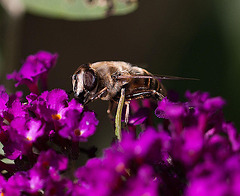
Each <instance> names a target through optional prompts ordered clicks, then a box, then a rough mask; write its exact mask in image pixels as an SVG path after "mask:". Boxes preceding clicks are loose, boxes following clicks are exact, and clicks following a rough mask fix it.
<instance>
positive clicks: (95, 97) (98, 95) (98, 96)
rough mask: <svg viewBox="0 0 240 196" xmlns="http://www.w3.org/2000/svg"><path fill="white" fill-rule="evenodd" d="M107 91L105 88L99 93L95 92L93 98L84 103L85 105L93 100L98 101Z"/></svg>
mask: <svg viewBox="0 0 240 196" xmlns="http://www.w3.org/2000/svg"><path fill="white" fill-rule="evenodd" d="M106 91H107V87H105V88H103V89H102V90H100V91H99V92H97V93H96V94H95V95H94V96H93V97H91V98H90V99H89V100H88V101H86V102H85V105H86V104H87V103H89V102H91V101H94V100H95V99H99V98H100V97H101V96H102V95H103V94H104V93H105V92H106Z"/></svg>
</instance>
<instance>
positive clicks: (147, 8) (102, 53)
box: [0, 0, 240, 147]
mask: <svg viewBox="0 0 240 196" xmlns="http://www.w3.org/2000/svg"><path fill="white" fill-rule="evenodd" d="M1 1H3V0H1ZM30 1H31V0H30ZM32 1H33V0H32ZM41 1H42V0H41ZM64 1H66V2H74V1H76V0H68V1H67V0H64ZM92 1H93V0H92ZM122 1H123V0H122ZM130 4H131V3H130ZM56 7H57V6H56ZM128 9H129V10H127V11H126V12H124V11H123V12H122V11H120V13H119V14H120V15H119V16H110V15H111V14H113V12H111V10H110V11H109V10H107V8H106V7H105V8H104V9H103V13H102V14H101V13H100V15H98V16H94V17H87V16H77V17H76V18H71V17H70V18H69V16H68V17H66V19H63V18H64V14H62V12H61V13H60V12H59V13H60V14H59V15H58V16H57V18H54V17H55V16H54V17H53V16H52V15H51V17H50V18H49V17H46V16H45V17H44V16H41V14H42V13H41V12H39V11H37V15H32V14H30V13H34V12H35V10H30V13H26V14H25V13H20V14H18V15H17V16H15V15H10V14H9V13H8V12H7V11H6V9H3V7H2V8H1V12H0V14H1V15H0V43H1V45H0V63H1V64H0V71H1V78H0V83H2V84H5V85H6V86H7V87H8V89H9V90H10V91H13V90H14V88H13V83H11V82H9V81H8V82H7V81H6V80H5V74H6V73H10V72H12V71H13V70H14V69H19V68H20V66H21V62H22V61H23V60H24V59H25V58H26V56H27V55H29V54H34V53H36V52H37V51H39V50H47V51H50V52H57V53H58V54H59V60H58V63H57V66H56V67H55V68H54V69H53V70H52V71H51V72H50V76H49V85H50V89H52V88H63V89H66V90H70V89H71V79H70V76H71V74H72V73H73V72H74V71H75V69H76V68H77V67H78V66H79V65H80V64H83V63H88V62H96V61H103V60H122V61H127V62H130V63H133V64H136V65H139V66H142V67H144V68H146V69H148V70H149V71H150V72H152V73H154V74H163V75H174V76H182V77H194V78H199V79H200V81H167V82H165V83H164V84H165V86H166V88H167V89H173V90H175V91H177V92H179V94H180V96H181V97H184V93H185V91H186V90H191V91H197V90H201V91H208V92H210V94H211V96H222V97H223V98H224V99H226V101H227V106H226V107H225V109H224V112H225V117H226V119H227V120H229V121H233V122H234V124H235V125H236V127H237V128H238V129H239V128H240V121H239V113H240V107H239V105H240V104H239V100H240V90H239V89H238V88H239V87H238V85H240V1H239V0H231V1H227V0H218V1H217V0H205V1H197V0H183V1H177V0H172V1H165V0H151V1H149V0H142V1H140V2H139V4H138V8H137V6H136V5H134V7H132V8H128ZM106 10H107V11H108V13H107V15H106V12H107V11H106ZM134 10H135V11H134ZM79 12H81V11H79ZM86 13H88V12H86ZM89 13H90V11H89ZM91 13H92V12H91ZM127 13H128V14H127ZM47 16H49V14H47ZM105 16H109V17H106V18H104V17H105ZM78 17H79V18H78ZM71 19H74V20H71ZM78 19H80V20H78ZM90 19H91V20H90ZM19 89H21V88H19ZM89 108H91V109H94V110H95V111H96V113H97V115H98V119H99V120H100V124H99V127H98V132H97V133H96V135H95V136H94V137H95V139H98V140H99V138H100V137H101V138H104V137H106V136H109V135H111V136H112V135H113V134H114V132H113V128H112V125H111V123H110V121H109V120H108V119H107V115H106V112H105V111H106V109H107V103H106V102H103V101H96V102H95V103H91V104H90V105H89ZM109 138H110V137H109ZM100 140H101V139H100ZM110 140H111V139H109V140H104V141H106V143H105V144H101V145H102V146H103V147H105V146H108V145H109V143H110Z"/></svg>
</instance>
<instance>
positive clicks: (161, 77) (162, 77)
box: [116, 75, 199, 80]
mask: <svg viewBox="0 0 240 196" xmlns="http://www.w3.org/2000/svg"><path fill="white" fill-rule="evenodd" d="M116 78H117V79H119V80H120V79H127V78H143V79H145V78H154V79H157V80H199V79H197V78H184V77H178V76H164V75H160V76H158V75H153V76H142V75H135V76H130V75H126V76H124V75H120V76H117V77H116Z"/></svg>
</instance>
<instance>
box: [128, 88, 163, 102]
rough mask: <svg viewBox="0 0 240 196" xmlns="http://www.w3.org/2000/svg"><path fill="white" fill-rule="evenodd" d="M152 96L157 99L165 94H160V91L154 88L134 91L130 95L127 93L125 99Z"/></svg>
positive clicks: (160, 98)
mask: <svg viewBox="0 0 240 196" xmlns="http://www.w3.org/2000/svg"><path fill="white" fill-rule="evenodd" d="M150 97H153V98H155V99H157V100H162V99H163V98H164V97H165V96H164V95H163V94H161V93H160V92H157V91H156V90H145V91H142V92H138V93H134V94H131V95H127V96H126V99H128V100H131V99H144V98H150Z"/></svg>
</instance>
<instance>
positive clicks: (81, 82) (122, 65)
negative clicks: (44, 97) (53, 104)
mask: <svg viewBox="0 0 240 196" xmlns="http://www.w3.org/2000/svg"><path fill="white" fill-rule="evenodd" d="M162 79H164V80H165V79H172V80H176V79H192V78H180V77H173V76H154V75H153V74H151V73H150V72H148V71H147V70H145V69H143V68H140V67H138V66H133V65H131V64H130V63H126V62H123V61H102V62H96V63H92V64H83V65H80V66H79V67H78V69H77V70H76V71H75V73H74V74H73V76H72V85H73V93H74V96H75V97H76V98H77V99H78V100H79V102H80V103H82V104H83V105H86V104H87V103H89V102H91V101H94V100H96V99H102V100H107V101H110V102H109V103H110V104H109V108H108V110H107V113H108V114H109V115H110V116H111V112H112V108H113V103H114V102H116V103H119V105H121V104H122V105H123V103H122V102H124V104H126V114H125V122H126V123H127V121H128V116H129V103H130V101H131V100H132V99H143V98H154V99H156V100H162V99H163V98H164V97H165V96H166V94H167V93H166V90H165V88H164V86H163V84H162V83H161V82H160V80H162ZM120 112H121V111H120Z"/></svg>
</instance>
